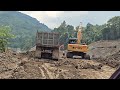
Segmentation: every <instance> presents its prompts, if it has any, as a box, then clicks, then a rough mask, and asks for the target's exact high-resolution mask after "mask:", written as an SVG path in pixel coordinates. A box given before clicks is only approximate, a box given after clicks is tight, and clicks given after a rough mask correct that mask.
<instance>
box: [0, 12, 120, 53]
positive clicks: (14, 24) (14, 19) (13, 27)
mask: <svg viewBox="0 0 120 90" xmlns="http://www.w3.org/2000/svg"><path fill="white" fill-rule="evenodd" d="M6 26H9V27H6ZM77 29H78V26H77V27H73V26H72V25H67V24H66V22H65V21H63V22H62V23H61V25H60V26H59V27H58V28H54V29H53V30H51V29H49V28H48V27H47V26H46V25H44V24H42V23H40V22H39V21H37V20H36V19H35V18H32V17H30V16H28V15H25V14H22V13H20V12H16V11H0V50H1V51H5V47H6V45H8V46H9V47H12V48H20V49H21V50H29V49H30V48H32V47H33V46H35V39H36V38H35V36H36V32H37V31H47V32H51V31H52V32H59V33H60V34H61V36H60V44H61V45H62V44H64V45H65V47H67V41H68V38H70V37H76V36H77V32H76V31H75V30H77ZM12 34H13V35H15V36H16V37H15V38H12V36H11V35H12ZM82 34H83V37H82V42H85V43H86V44H90V43H92V42H95V41H99V40H116V39H119V38H120V16H115V17H113V18H111V19H110V20H108V22H107V23H106V24H103V25H92V24H91V23H88V24H87V25H86V26H85V27H83V31H82ZM8 42H10V43H11V44H8Z"/></svg>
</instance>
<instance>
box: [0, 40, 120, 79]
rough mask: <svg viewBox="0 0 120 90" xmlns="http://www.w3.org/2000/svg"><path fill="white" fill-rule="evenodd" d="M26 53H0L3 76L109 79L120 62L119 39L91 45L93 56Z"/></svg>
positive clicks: (90, 53) (7, 77)
mask: <svg viewBox="0 0 120 90" xmlns="http://www.w3.org/2000/svg"><path fill="white" fill-rule="evenodd" d="M33 53H34V50H30V51H29V52H27V53H16V52H12V51H11V50H10V51H7V52H6V53H0V79H109V78H110V76H111V75H112V74H113V73H114V72H115V70H116V69H117V68H118V67H119V66H120V40H116V41H115V40H114V41H112V40H111V41H98V42H94V43H92V44H90V45H89V52H88V54H89V55H90V56H91V60H83V59H81V58H72V59H68V58H62V52H61V51H60V59H59V61H53V60H49V59H35V58H34V57H33V56H34V54H33Z"/></svg>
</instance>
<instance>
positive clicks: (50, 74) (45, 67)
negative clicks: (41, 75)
mask: <svg viewBox="0 0 120 90" xmlns="http://www.w3.org/2000/svg"><path fill="white" fill-rule="evenodd" d="M42 68H43V69H44V71H45V72H46V75H47V76H48V78H49V79H54V77H53V75H52V73H51V72H50V71H49V70H48V67H47V65H46V64H44V65H42Z"/></svg>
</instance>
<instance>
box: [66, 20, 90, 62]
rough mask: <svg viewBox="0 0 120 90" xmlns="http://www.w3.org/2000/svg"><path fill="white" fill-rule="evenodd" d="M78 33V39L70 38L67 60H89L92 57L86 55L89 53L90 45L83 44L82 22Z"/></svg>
mask: <svg viewBox="0 0 120 90" xmlns="http://www.w3.org/2000/svg"><path fill="white" fill-rule="evenodd" d="M76 31H77V37H74V38H69V40H68V45H67V55H66V56H67V58H73V56H81V57H82V58H83V59H89V60H90V56H89V55H87V54H86V53H87V52H88V50H89V49H88V45H86V44H85V43H81V39H82V22H81V23H80V26H79V29H78V30H76Z"/></svg>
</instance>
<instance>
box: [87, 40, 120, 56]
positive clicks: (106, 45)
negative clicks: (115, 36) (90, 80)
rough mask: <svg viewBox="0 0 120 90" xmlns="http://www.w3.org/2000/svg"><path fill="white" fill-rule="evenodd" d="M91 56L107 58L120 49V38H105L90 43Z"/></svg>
mask: <svg viewBox="0 0 120 90" xmlns="http://www.w3.org/2000/svg"><path fill="white" fill-rule="evenodd" d="M89 49H90V51H89V52H88V54H89V55H90V56H91V58H106V57H107V56H110V55H112V54H115V53H116V52H118V51H119V50H120V40H104V41H98V42H94V43H92V44H90V45H89Z"/></svg>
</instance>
